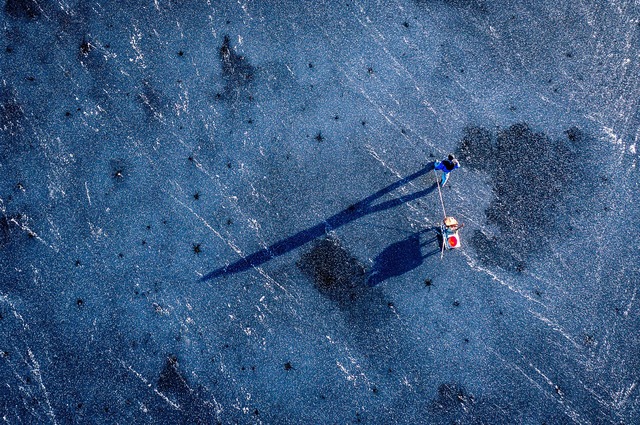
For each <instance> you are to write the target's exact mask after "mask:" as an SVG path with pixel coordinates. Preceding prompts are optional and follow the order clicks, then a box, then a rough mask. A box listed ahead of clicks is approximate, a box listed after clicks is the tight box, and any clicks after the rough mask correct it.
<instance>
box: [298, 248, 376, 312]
mask: <svg viewBox="0 0 640 425" xmlns="http://www.w3.org/2000/svg"><path fill="white" fill-rule="evenodd" d="M297 265H298V267H299V268H300V270H302V272H303V273H305V274H306V275H308V276H309V277H311V278H312V279H313V281H314V283H315V285H316V288H317V289H318V291H320V293H321V294H323V295H325V296H327V297H328V298H330V299H331V300H333V301H336V302H338V303H340V304H347V303H351V302H353V301H355V299H356V298H358V297H359V296H361V295H362V294H363V292H364V291H365V290H366V285H365V271H366V269H365V267H364V265H363V264H362V263H360V262H359V261H358V260H357V259H356V258H354V257H352V256H351V255H350V254H349V252H348V251H347V250H346V249H345V248H344V247H343V246H342V245H341V243H340V241H339V240H338V239H335V238H324V239H321V240H319V241H317V242H316V243H314V245H313V247H312V248H311V250H310V251H308V252H306V253H304V254H303V255H302V256H301V257H300V260H299V261H298V263H297Z"/></svg>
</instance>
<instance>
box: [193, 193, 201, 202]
mask: <svg viewBox="0 0 640 425" xmlns="http://www.w3.org/2000/svg"><path fill="white" fill-rule="evenodd" d="M193 199H195V200H196V201H197V200H198V199H200V194H199V193H198V192H196V193H195V195H193Z"/></svg>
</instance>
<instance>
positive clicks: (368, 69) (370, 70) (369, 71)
mask: <svg viewBox="0 0 640 425" xmlns="http://www.w3.org/2000/svg"><path fill="white" fill-rule="evenodd" d="M367 72H368V73H369V75H371V74H373V68H372V67H369V68H367Z"/></svg>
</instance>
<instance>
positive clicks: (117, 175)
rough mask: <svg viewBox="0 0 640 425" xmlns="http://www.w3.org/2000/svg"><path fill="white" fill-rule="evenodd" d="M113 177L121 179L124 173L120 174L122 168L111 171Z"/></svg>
mask: <svg viewBox="0 0 640 425" xmlns="http://www.w3.org/2000/svg"><path fill="white" fill-rule="evenodd" d="M113 177H115V178H116V179H121V178H122V177H124V175H123V174H122V170H116V171H115V173H113Z"/></svg>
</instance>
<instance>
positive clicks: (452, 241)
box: [447, 236, 458, 248]
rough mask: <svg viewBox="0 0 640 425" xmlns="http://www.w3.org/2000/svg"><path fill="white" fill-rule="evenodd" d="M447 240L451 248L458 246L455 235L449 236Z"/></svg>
mask: <svg viewBox="0 0 640 425" xmlns="http://www.w3.org/2000/svg"><path fill="white" fill-rule="evenodd" d="M447 242H449V246H450V247H451V248H455V247H456V246H458V238H456V237H455V236H449V238H448V239H447Z"/></svg>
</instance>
